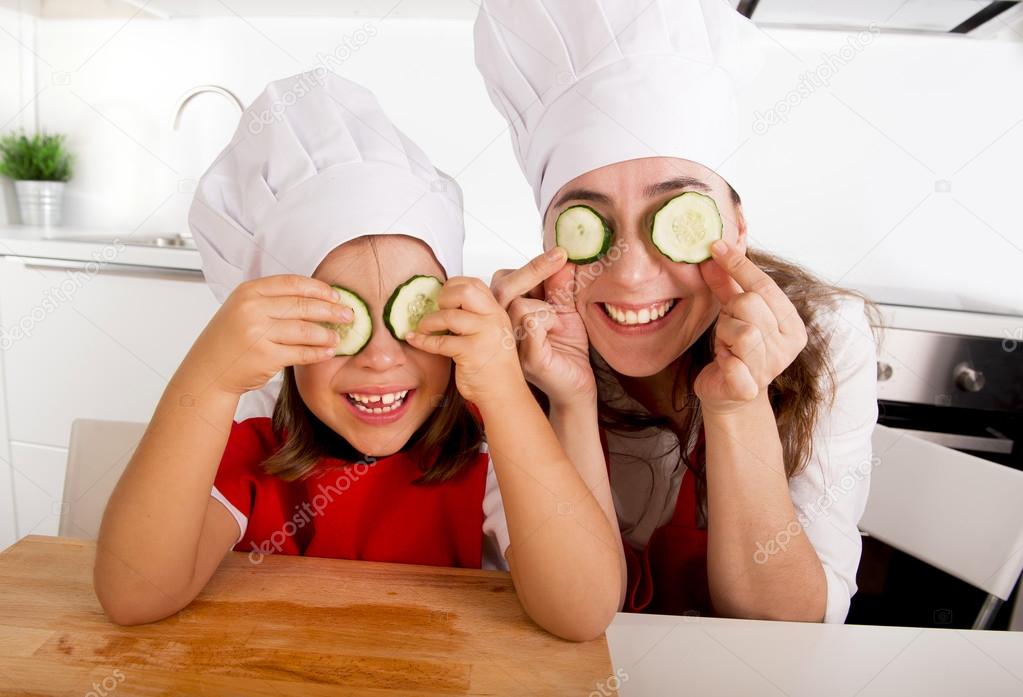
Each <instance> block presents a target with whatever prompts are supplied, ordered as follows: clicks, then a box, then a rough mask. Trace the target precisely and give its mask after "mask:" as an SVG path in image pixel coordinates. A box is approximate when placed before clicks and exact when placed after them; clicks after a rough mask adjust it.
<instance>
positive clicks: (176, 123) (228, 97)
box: [172, 85, 245, 131]
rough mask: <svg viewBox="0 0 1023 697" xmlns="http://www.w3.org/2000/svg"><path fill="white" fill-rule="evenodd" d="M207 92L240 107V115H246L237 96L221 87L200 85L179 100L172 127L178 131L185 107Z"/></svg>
mask: <svg viewBox="0 0 1023 697" xmlns="http://www.w3.org/2000/svg"><path fill="white" fill-rule="evenodd" d="M205 92H213V93H214V94H219V95H220V96H222V97H223V98H224V99H226V100H228V101H229V102H231V103H232V104H234V105H235V106H236V107H238V111H239V112H240V113H243V114H244V113H245V106H244V105H243V104H242V100H240V99H238V97H237V95H235V93H234V92H232V91H231V90H229V89H227V88H226V87H221V86H220V85H198V86H197V87H193V88H192V89H190V90H188V91H187V92H185V93H184V94H183V95H182V96H181V99H179V100H178V106H177V108H175V109H174V123H173V126H172V127H173V128H174V130H175V131H176V130H178V126H179V125H180V124H181V112H182V111H184V110H185V105H186V104H188V103H189V102H190V101H192V98H193V97H196V96H198V95H200V94H203V93H205Z"/></svg>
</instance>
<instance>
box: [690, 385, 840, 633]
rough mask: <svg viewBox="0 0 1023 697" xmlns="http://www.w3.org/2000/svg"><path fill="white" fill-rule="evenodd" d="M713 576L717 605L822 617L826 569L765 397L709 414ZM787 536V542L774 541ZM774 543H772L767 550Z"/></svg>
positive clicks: (731, 611) (749, 612) (729, 611)
mask: <svg viewBox="0 0 1023 697" xmlns="http://www.w3.org/2000/svg"><path fill="white" fill-rule="evenodd" d="M704 428H705V429H706V443H707V461H706V468H707V516H708V521H709V522H708V552H707V563H708V576H709V581H710V591H711V598H712V600H713V602H714V606H715V609H716V610H717V611H718V612H719V613H721V614H724V615H730V616H735V617H746V618H760V619H779V620H802V621H812V622H819V621H821V620H822V619H823V618H824V610H825V605H826V603H827V586H826V581H825V578H824V568H823V566H822V565H821V563H820V560H819V559H818V558H817V553H816V551H815V550H814V548H813V545H812V544H811V543H810V541H809V540H808V539H807V537H806V535H805V534H802V532H801V528H800V530H799V531H798V533H797V534H792V532H793V531H794V528H796V527H798V526H799V523H798V519H797V517H796V512H795V509H794V508H793V506H792V499H791V496H790V494H789V489H788V481H787V479H786V476H785V467H784V462H783V457H782V446H781V441H780V439H779V437H778V426H777V422H776V421H775V418H774V414H773V412H772V410H771V406H770V403H769V402H768V401H767V396H766V394H765V395H761V396H760V397H757V398H756V400H754V401H753V402H751V403H750V404H749V405H748V406H747V407H745V408H744V409H743V410H742V411H739V412H734V413H731V414H727V415H715V414H712V413H707V414H704ZM782 537H784V539H785V540H787V544H786V545H785V549H784V550H782V549H781V548H779V547H778V546H777V543H776V541H777V540H778V539H781V538H782ZM769 550H774V552H773V553H770V552H769Z"/></svg>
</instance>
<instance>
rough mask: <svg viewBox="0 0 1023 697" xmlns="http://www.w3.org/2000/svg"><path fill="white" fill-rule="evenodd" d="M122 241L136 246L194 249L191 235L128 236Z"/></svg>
mask: <svg viewBox="0 0 1023 697" xmlns="http://www.w3.org/2000/svg"><path fill="white" fill-rule="evenodd" d="M124 243H125V244H130V245H135V246H138V247H177V248H180V249H195V240H193V239H192V238H191V237H182V236H180V235H163V236H160V237H139V238H129V239H126V240H124Z"/></svg>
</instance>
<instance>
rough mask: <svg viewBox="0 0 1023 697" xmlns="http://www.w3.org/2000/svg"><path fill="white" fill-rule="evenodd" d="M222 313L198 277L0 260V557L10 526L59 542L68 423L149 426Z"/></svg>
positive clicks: (115, 266)
mask: <svg viewBox="0 0 1023 697" xmlns="http://www.w3.org/2000/svg"><path fill="white" fill-rule="evenodd" d="M217 307H218V305H217V303H216V301H215V300H214V298H213V295H212V294H211V293H210V291H209V289H208V288H207V286H206V284H205V282H204V281H203V278H202V275H201V274H200V273H199V272H197V271H182V270H161V269H156V268H145V267H137V266H129V265H123V264H105V265H103V266H102V267H97V265H96V264H94V263H84V262H78V261H60V260H52V259H41V258H28V257H15V256H5V257H0V326H2V331H3V333H2V335H0V349H2V358H3V375H2V387H3V395H4V400H5V405H4V406H5V407H6V416H7V418H6V434H4V433H3V432H2V429H0V437H3V442H2V444H0V451H2V450H6V449H8V448H9V452H10V455H11V457H10V467H11V469H12V470H13V471H11V472H9V473H7V474H8V477H7V480H8V481H9V482H10V483H9V484H7V483H6V482H0V549H2V548H3V547H4V546H6V545H7V544H9V543H10V542H11V541H12V540H11V539H9V537H10V532H9V531H5V527H4V526H5V524H6V518H8V517H11V518H14V519H15V523H16V527H15V530H14V535H15V538H20V537H23V536H24V535H26V534H29V533H32V532H35V533H42V534H56V531H57V523H58V521H59V517H60V508H61V499H62V492H63V483H64V471H65V461H66V457H67V446H68V437H69V435H70V431H71V422H72V421H73V420H74V419H76V418H93V419H110V420H120V421H137V422H146V421H149V419H150V418H151V416H152V412H153V409H154V408H155V406H156V402H157V401H158V400H159V398H160V395H161V394H162V393H163V390H164V388H165V387H166V385H167V381H168V380H169V379H170V377H171V376H172V375H173V373H174V371H175V370H176V369H177V367H178V365H179V364H180V362H181V360H182V358H184V356H185V354H186V353H187V351H188V349H189V348H190V347H191V345H192V343H193V342H194V341H195V338H196V337H197V336H198V335H199V333H200V332H201V331H202V329H203V327H205V325H206V323H207V322H208V321H209V319H210V317H211V316H212V315H213V313H214V312H215V311H216V309H217ZM0 411H2V410H0ZM0 416H2V413H0ZM3 474H4V473H3V472H0V477H2V476H3ZM5 485H6V488H8V489H11V490H12V493H13V496H14V501H13V509H14V513H13V514H11V513H10V510H9V509H10V508H11V506H9V505H8V504H7V499H6V498H5Z"/></svg>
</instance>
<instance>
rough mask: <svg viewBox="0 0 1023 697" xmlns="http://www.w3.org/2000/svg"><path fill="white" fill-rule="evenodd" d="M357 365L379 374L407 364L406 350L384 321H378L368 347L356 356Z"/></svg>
mask: <svg viewBox="0 0 1023 697" xmlns="http://www.w3.org/2000/svg"><path fill="white" fill-rule="evenodd" d="M355 363H356V365H358V366H359V367H362V368H367V369H369V370H375V371H379V372H383V371H386V370H391V369H392V368H397V367H400V366H402V365H404V364H405V348H404V346H403V345H402V343H401V342H399V341H398V340H397V339H395V338H394V337H393V336H391V332H389V331H388V330H387V327H386V326H384V322H383V319H377V321H376V322H374V327H373V336H372V337H370V340H369V343H368V344H366V347H365V348H364V349H362V351H360V352H359V353H357V354H356V355H355Z"/></svg>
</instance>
